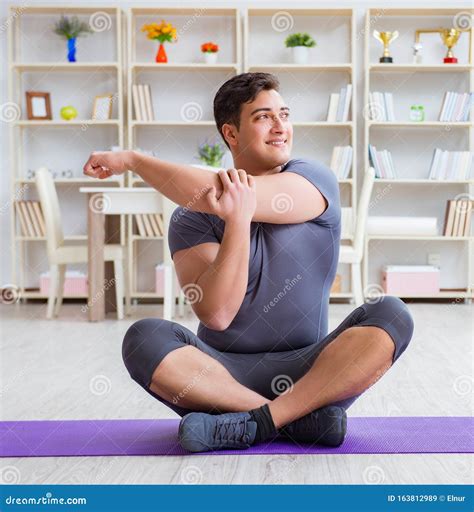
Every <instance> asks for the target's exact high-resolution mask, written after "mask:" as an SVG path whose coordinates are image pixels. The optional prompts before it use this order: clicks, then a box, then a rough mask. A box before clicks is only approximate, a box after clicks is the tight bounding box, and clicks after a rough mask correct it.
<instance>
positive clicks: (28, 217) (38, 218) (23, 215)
mask: <svg viewBox="0 0 474 512" xmlns="http://www.w3.org/2000/svg"><path fill="white" fill-rule="evenodd" d="M15 209H16V213H17V216H18V218H19V220H20V226H21V234H22V236H26V237H31V238H40V237H44V236H46V227H45V224H44V217H43V212H42V211H41V204H40V202H39V201H15Z"/></svg>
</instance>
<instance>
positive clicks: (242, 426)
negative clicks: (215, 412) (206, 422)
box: [214, 418, 248, 442]
mask: <svg viewBox="0 0 474 512" xmlns="http://www.w3.org/2000/svg"><path fill="white" fill-rule="evenodd" d="M246 426H247V420H246V419H241V418H235V419H226V420H223V421H217V422H216V428H215V431H214V437H215V439H216V440H217V441H222V440H224V441H234V442H248V436H247V435H246V433H247V429H246Z"/></svg>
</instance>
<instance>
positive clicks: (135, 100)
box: [132, 84, 143, 121]
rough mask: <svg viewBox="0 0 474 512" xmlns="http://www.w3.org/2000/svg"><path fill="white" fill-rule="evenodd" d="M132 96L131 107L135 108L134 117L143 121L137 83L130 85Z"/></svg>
mask: <svg viewBox="0 0 474 512" xmlns="http://www.w3.org/2000/svg"><path fill="white" fill-rule="evenodd" d="M132 98H133V108H134V110H135V119H136V120H137V121H143V116H142V113H141V109H140V100H139V98H138V85H136V84H133V85H132Z"/></svg>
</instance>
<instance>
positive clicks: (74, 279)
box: [40, 270, 88, 295]
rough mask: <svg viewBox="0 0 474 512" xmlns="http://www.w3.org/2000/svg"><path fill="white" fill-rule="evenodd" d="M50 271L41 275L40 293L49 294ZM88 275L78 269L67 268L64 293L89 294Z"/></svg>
mask: <svg viewBox="0 0 474 512" xmlns="http://www.w3.org/2000/svg"><path fill="white" fill-rule="evenodd" d="M49 280H50V275H49V272H44V273H43V274H41V275H40V293H41V294H43V295H48V294H49ZM87 293H88V289H87V276H86V275H85V274H83V273H82V272H78V271H77V270H66V279H65V281H64V295H87Z"/></svg>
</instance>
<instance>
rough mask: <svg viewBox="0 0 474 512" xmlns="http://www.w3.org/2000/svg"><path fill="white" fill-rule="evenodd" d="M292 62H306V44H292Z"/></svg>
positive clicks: (307, 58) (307, 59)
mask: <svg viewBox="0 0 474 512" xmlns="http://www.w3.org/2000/svg"><path fill="white" fill-rule="evenodd" d="M292 50H293V63H294V64H308V61H309V48H308V47H307V46H293V48H292Z"/></svg>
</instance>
